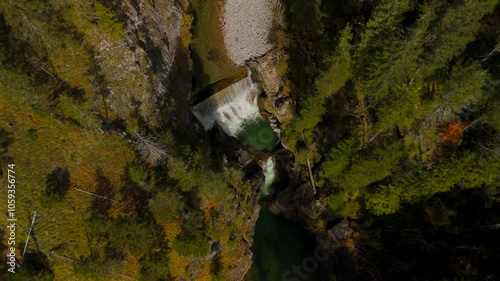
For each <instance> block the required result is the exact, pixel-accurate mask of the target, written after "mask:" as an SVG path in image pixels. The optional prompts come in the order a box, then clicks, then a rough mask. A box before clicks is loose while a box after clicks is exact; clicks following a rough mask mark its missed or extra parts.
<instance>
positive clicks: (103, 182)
mask: <svg viewBox="0 0 500 281" xmlns="http://www.w3.org/2000/svg"><path fill="white" fill-rule="evenodd" d="M95 193H96V194H97V195H99V196H102V197H106V198H109V199H105V198H102V197H97V196H94V200H92V204H91V208H92V210H91V213H92V216H95V217H109V210H110V209H111V207H112V205H113V201H112V200H110V199H113V197H114V196H115V195H116V192H115V188H114V186H113V184H111V181H110V180H109V178H107V177H106V176H105V175H104V174H103V173H102V171H101V169H97V189H96V191H95Z"/></svg>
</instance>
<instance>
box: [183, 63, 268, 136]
mask: <svg viewBox="0 0 500 281" xmlns="http://www.w3.org/2000/svg"><path fill="white" fill-rule="evenodd" d="M258 94H259V89H258V87H257V85H256V84H255V83H253V81H252V78H251V77H250V73H249V74H248V76H247V77H246V78H244V79H241V80H239V81H238V82H236V83H233V84H231V85H229V86H228V87H226V88H224V89H223V90H222V91H220V92H217V93H215V94H214V95H212V96H211V97H209V98H207V99H206V100H204V101H202V102H201V103H199V104H197V105H196V106H194V107H193V114H194V115H195V116H196V118H198V120H199V121H200V122H201V124H202V125H203V127H204V129H205V130H210V129H211V128H212V127H213V126H214V124H215V123H216V122H217V124H219V125H220V126H221V127H222V129H223V130H224V132H226V134H228V135H230V136H233V137H236V136H237V135H238V134H239V133H240V132H241V130H242V128H243V125H244V124H245V123H247V122H248V121H251V120H256V119H258V118H261V115H260V112H259V107H258V104H257V99H258Z"/></svg>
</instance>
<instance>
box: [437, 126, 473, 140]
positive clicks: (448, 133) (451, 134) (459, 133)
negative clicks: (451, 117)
mask: <svg viewBox="0 0 500 281" xmlns="http://www.w3.org/2000/svg"><path fill="white" fill-rule="evenodd" d="M466 126H467V124H465V123H461V122H449V123H448V124H446V126H445V127H444V129H443V131H442V132H441V133H439V138H440V139H441V141H442V142H443V143H446V144H451V143H457V142H459V141H460V140H461V139H462V138H463V136H464V129H465V127H466Z"/></svg>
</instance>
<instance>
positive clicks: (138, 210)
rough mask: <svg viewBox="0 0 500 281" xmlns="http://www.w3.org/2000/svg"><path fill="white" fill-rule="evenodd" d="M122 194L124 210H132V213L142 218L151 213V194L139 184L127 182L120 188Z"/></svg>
mask: <svg viewBox="0 0 500 281" xmlns="http://www.w3.org/2000/svg"><path fill="white" fill-rule="evenodd" d="M120 193H121V195H122V198H123V200H122V202H121V203H122V206H123V209H124V210H128V211H130V213H131V214H136V215H137V216H138V217H140V218H144V217H147V216H149V215H150V212H149V208H148V201H149V198H150V196H149V194H148V192H146V191H145V190H143V189H142V188H140V187H139V186H138V185H137V184H134V183H130V182H127V183H126V184H125V185H124V186H122V187H121V188H120Z"/></svg>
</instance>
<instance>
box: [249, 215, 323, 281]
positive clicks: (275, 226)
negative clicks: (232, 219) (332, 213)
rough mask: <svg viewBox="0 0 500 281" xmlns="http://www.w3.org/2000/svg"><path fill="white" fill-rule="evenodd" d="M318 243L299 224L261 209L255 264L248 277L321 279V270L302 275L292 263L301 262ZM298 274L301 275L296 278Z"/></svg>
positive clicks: (283, 280) (253, 280)
mask: <svg viewBox="0 0 500 281" xmlns="http://www.w3.org/2000/svg"><path fill="white" fill-rule="evenodd" d="M315 246H316V245H315V243H314V242H313V240H312V238H311V237H310V236H308V235H307V233H306V232H305V230H304V229H303V228H302V227H300V226H299V225H297V224H295V223H293V222H290V221H288V220H286V219H285V218H283V217H281V216H278V215H275V214H273V213H271V212H269V211H267V210H262V211H261V212H260V215H259V219H258V220H257V224H256V227H255V234H254V245H253V251H254V264H253V265H252V268H251V269H250V271H249V272H248V273H247V275H246V276H245V281H287V280H289V281H292V280H308V281H319V280H321V277H320V271H319V270H316V271H315V272H312V273H306V272H304V274H307V278H305V279H301V278H299V277H297V275H294V274H293V273H290V274H288V275H287V276H285V278H283V274H284V273H285V272H287V271H289V270H290V271H292V266H293V265H297V266H300V265H302V264H303V261H304V259H305V258H306V257H311V256H313V250H314V248H315ZM294 277H295V278H299V279H294Z"/></svg>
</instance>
